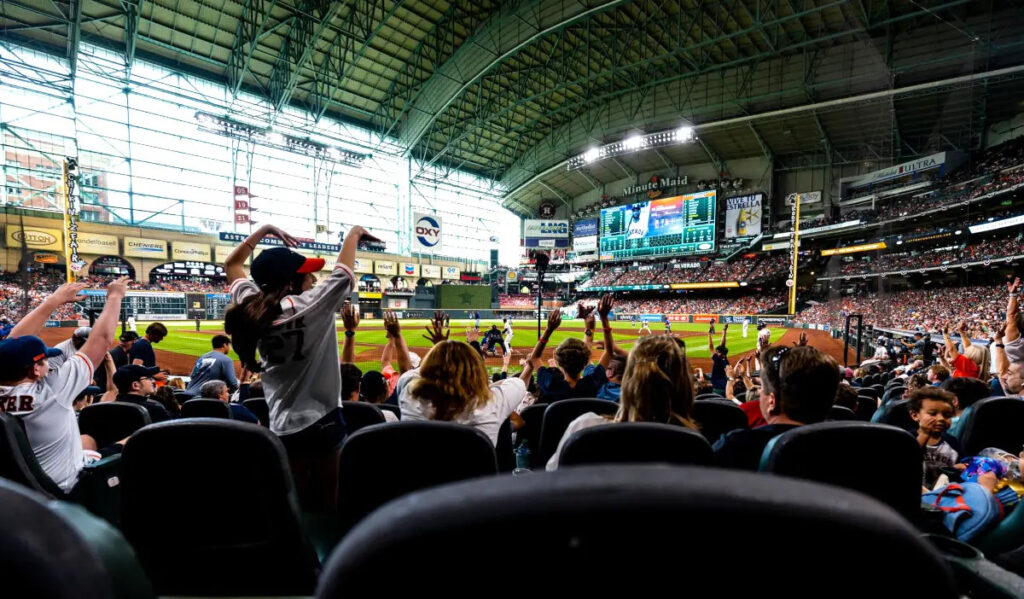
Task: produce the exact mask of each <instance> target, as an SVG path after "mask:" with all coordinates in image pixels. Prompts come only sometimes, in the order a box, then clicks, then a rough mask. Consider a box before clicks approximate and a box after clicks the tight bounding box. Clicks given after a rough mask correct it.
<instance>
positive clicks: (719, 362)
mask: <svg viewBox="0 0 1024 599" xmlns="http://www.w3.org/2000/svg"><path fill="white" fill-rule="evenodd" d="M714 334H715V323H711V326H710V327H708V351H710V352H711V377H710V380H711V386H712V388H714V390H715V393H717V394H719V395H725V387H726V384H727V383H728V382H729V377H728V376H727V375H726V372H725V369H726V367H728V366H729V348H728V347H727V346H726V345H725V340H726V337H727V336H728V334H729V324H728V323H726V324H724V325H722V341H721V342H720V343H719V344H718V347H715V343H714V341H713V340H712V336H713V335H714Z"/></svg>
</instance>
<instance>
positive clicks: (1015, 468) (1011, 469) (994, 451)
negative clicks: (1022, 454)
mask: <svg viewBox="0 0 1024 599" xmlns="http://www.w3.org/2000/svg"><path fill="white" fill-rule="evenodd" d="M978 457H981V458H993V459H996V460H999V461H1001V462H1003V463H1004V464H1006V480H1007V481H1008V482H1017V483H1020V482H1024V481H1022V480H1021V474H1020V458H1019V457H1018V456H1015V455H1013V454H1012V453H1009V452H1007V451H1003V450H1002V449H999V448H998V447H986V448H985V449H982V450H981V451H979V452H978Z"/></svg>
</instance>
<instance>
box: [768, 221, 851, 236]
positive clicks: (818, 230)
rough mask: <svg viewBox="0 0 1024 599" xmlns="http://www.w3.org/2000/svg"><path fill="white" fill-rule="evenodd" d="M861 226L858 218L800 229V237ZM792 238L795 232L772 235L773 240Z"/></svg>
mask: <svg viewBox="0 0 1024 599" xmlns="http://www.w3.org/2000/svg"><path fill="white" fill-rule="evenodd" d="M860 225H861V220H860V219H859V218H858V219H856V220H848V221H846V222H842V223H836V224H834V225H822V226H820V227H810V228H807V229H805V228H803V227H800V236H801V237H804V236H805V235H811V234H814V233H825V232H826V231H838V230H840V229H849V228H851V227H859V226H860ZM792 236H793V232H792V231H787V232H785V233H776V234H775V235H772V239H783V238H789V237H792Z"/></svg>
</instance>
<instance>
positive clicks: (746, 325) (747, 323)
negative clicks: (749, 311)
mask: <svg viewBox="0 0 1024 599" xmlns="http://www.w3.org/2000/svg"><path fill="white" fill-rule="evenodd" d="M749 327H750V317H749V316H747V317H746V318H744V319H743V338H744V339H746V338H747V328H749Z"/></svg>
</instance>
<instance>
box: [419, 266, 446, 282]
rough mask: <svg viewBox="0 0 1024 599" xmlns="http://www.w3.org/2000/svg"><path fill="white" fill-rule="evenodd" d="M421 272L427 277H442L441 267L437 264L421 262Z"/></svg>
mask: <svg viewBox="0 0 1024 599" xmlns="http://www.w3.org/2000/svg"><path fill="white" fill-rule="evenodd" d="M420 272H421V273H423V278H425V279H440V278H441V267H440V266H437V265H436V264H421V265H420Z"/></svg>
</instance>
